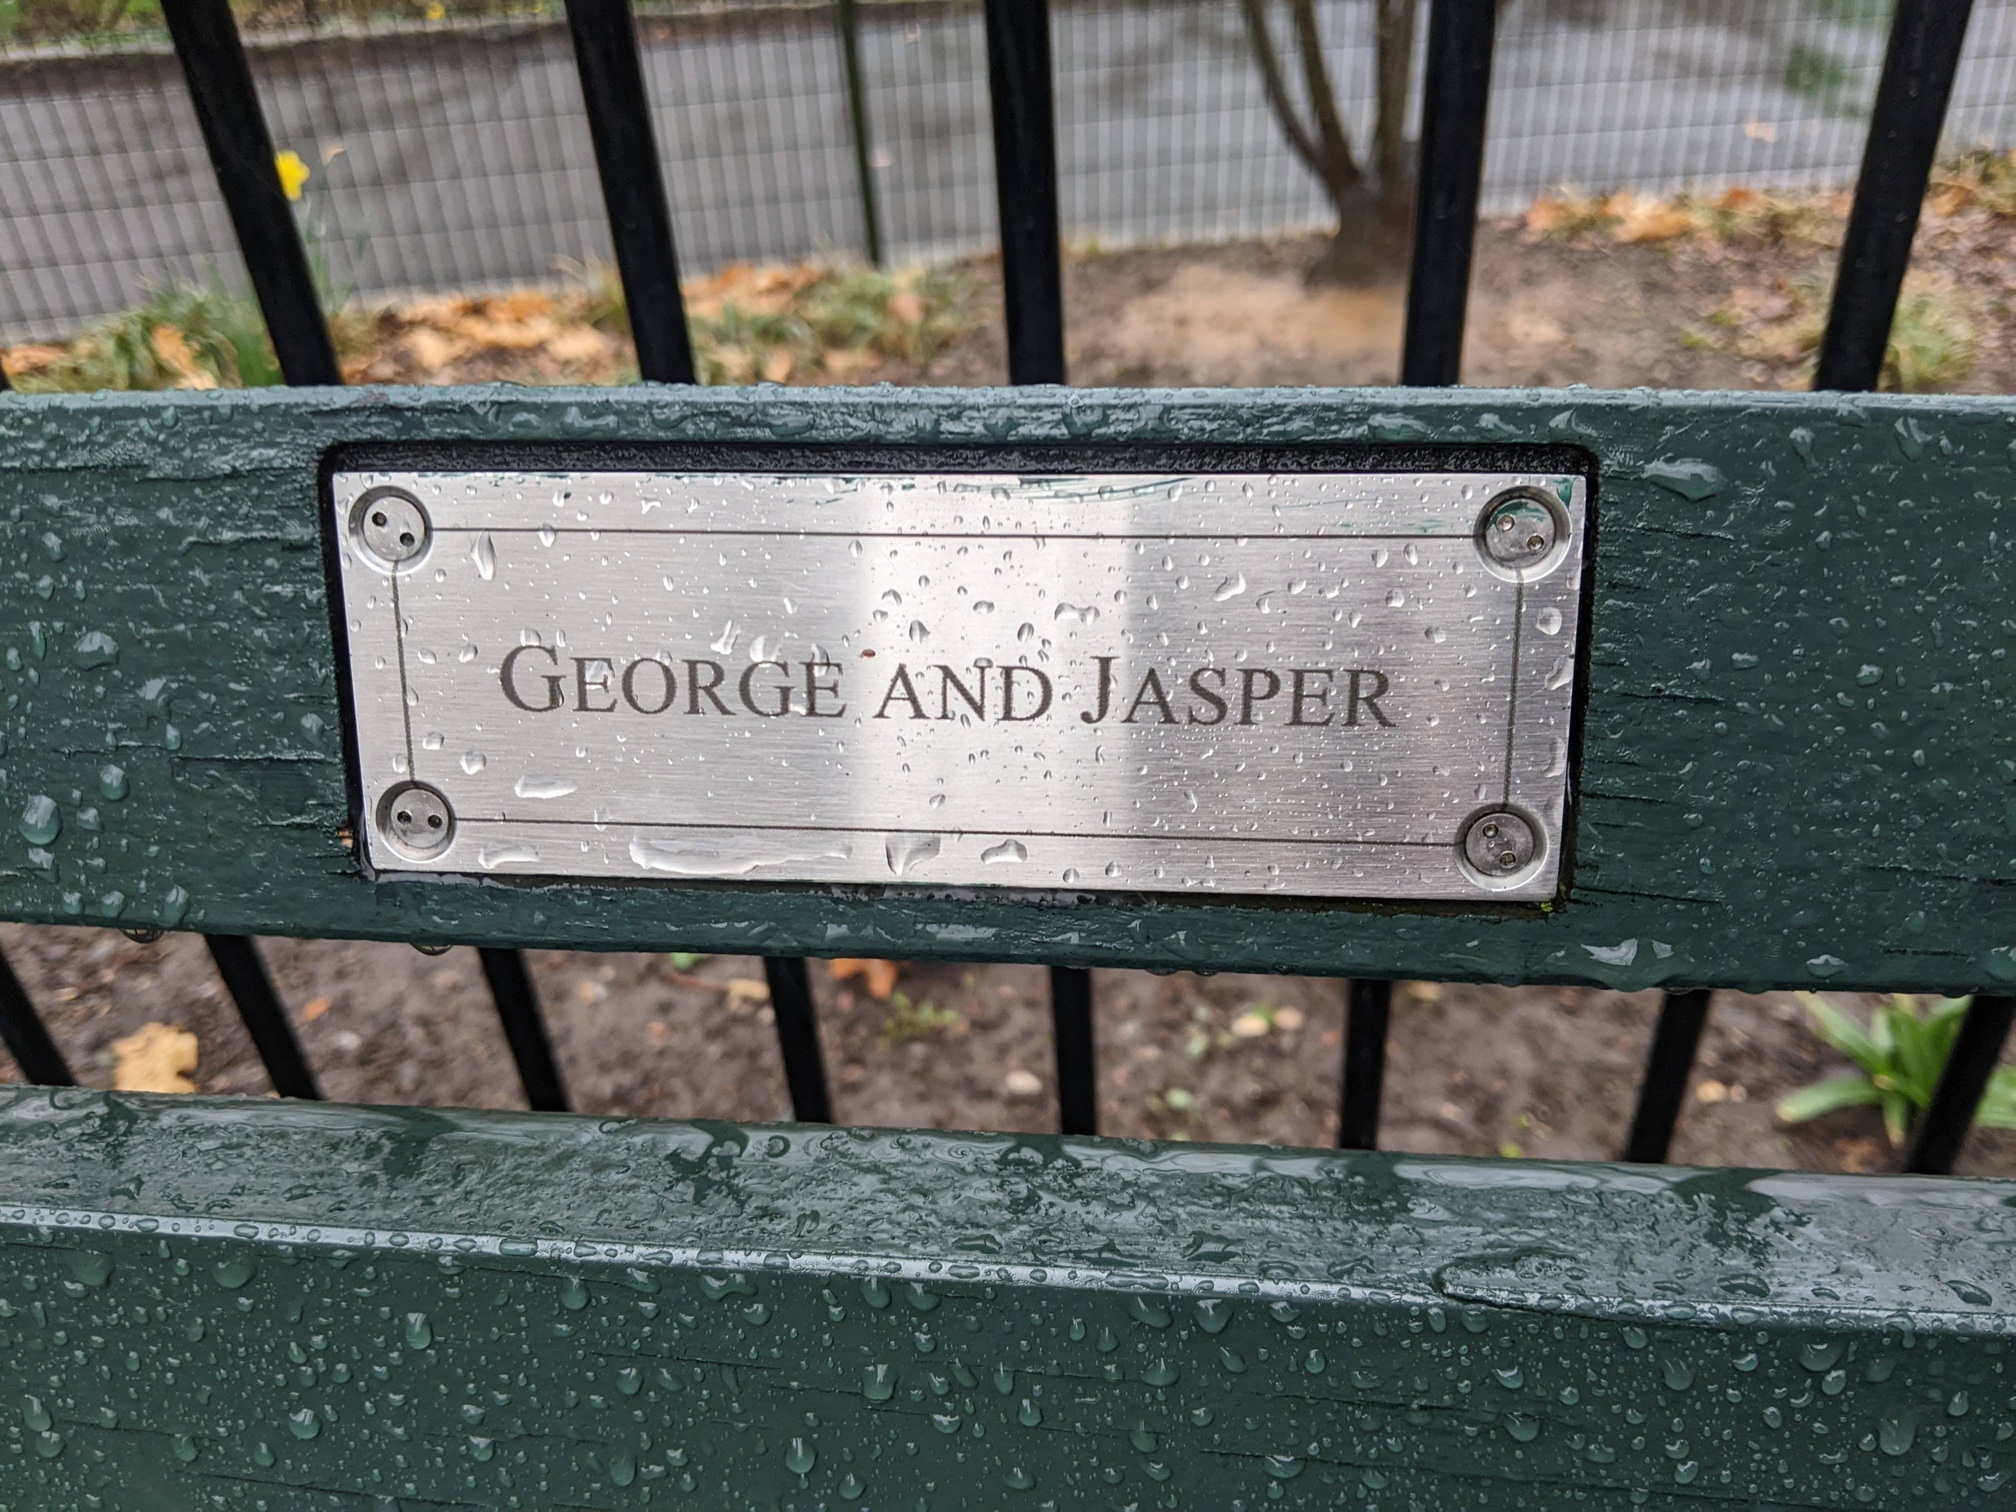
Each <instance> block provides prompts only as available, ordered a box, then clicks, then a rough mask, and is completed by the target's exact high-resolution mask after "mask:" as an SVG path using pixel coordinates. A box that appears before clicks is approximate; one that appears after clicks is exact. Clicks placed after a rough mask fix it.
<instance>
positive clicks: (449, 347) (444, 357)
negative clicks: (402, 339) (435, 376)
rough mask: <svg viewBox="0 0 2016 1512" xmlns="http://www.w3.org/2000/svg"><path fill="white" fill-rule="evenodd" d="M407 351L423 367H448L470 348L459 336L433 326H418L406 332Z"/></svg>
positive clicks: (430, 368)
mask: <svg viewBox="0 0 2016 1512" xmlns="http://www.w3.org/2000/svg"><path fill="white" fill-rule="evenodd" d="M405 345H406V351H407V353H408V354H409V355H410V356H411V357H412V358H413V361H414V362H415V363H417V364H418V365H419V366H421V367H423V368H427V369H429V370H432V369H434V368H442V367H446V366H447V365H448V364H449V363H451V362H453V361H454V360H455V359H456V358H458V357H460V356H462V355H463V353H465V352H467V351H468V350H469V343H468V342H466V341H464V340H462V339H461V338H460V337H459V336H448V335H444V334H443V333H442V332H440V331H437V330H435V329H434V328H433V327H432V326H418V327H415V328H414V329H413V330H411V331H408V332H407V333H406V343H405Z"/></svg>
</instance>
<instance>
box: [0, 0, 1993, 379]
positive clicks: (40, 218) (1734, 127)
mask: <svg viewBox="0 0 2016 1512" xmlns="http://www.w3.org/2000/svg"><path fill="white" fill-rule="evenodd" d="M1269 3H1275V0H1269ZM855 9H856V11H857V12H858V15H859V18H860V19H859V29H858V39H859V50H860V60H861V87H862V90H863V94H864V103H865V108H866V110H865V113H866V119H867V121H868V126H869V137H870V141H869V143H868V149H869V150H868V161H869V164H870V169H869V171H870V173H871V174H872V175H873V177H874V180H875V185H876V189H877V198H878V200H879V209H880V216H881V222H882V230H883V238H884V241H885V243H886V245H887V246H888V248H889V250H890V255H891V256H892V257H894V258H896V259H899V260H911V259H931V258H938V257H945V256H951V255H957V254H962V253H966V252H971V251H976V250H981V249H985V248H987V247H990V246H991V245H992V243H993V241H994V235H995V227H994V217H995V211H994V192H993V179H992V156H991V148H990V140H989V134H988V133H989V127H988V115H987V104H986V99H987V95H986V59H985V49H984V42H983V38H982V34H981V26H980V16H979V9H978V4H977V0H940V3H923V4H919V3H913V0H862V3H860V4H859V5H858V6H857V7H855ZM1317 9H1318V15H1319V20H1320V23H1321V26H1322V29H1323V36H1324V41H1325V49H1326V52H1327V55H1328V62H1329V65H1330V69H1331V73H1332V77H1333V79H1334V80H1335V81H1336V88H1337V94H1338V104H1339V108H1340V113H1341V115H1342V117H1343V119H1344V121H1345V123H1346V125H1347V128H1348V129H1350V130H1351V131H1352V132H1353V133H1354V136H1355V137H1356V138H1358V139H1362V137H1363V136H1364V134H1365V133H1366V132H1367V131H1368V130H1369V127H1370V119H1371V115H1372V112H1373V99H1374V82H1375V81H1374V64H1373V58H1374V44H1373V15H1372V10H1373V7H1372V4H1371V0H1318V7H1317ZM1889 9H1890V6H1889V3H1888V0H1508V3H1507V4H1506V7H1505V11H1504V16H1503V20H1502V22H1501V30H1500V40H1499V49H1498V60H1497V65H1496V80H1495V84H1494V89H1493V95H1492V106H1491V131H1490V139H1489V150H1488V155H1487V162H1486V170H1485V203H1486V207H1487V209H1498V210H1504V209H1510V208H1514V207H1516V206H1518V205H1520V204H1522V203H1524V202H1525V201H1526V200H1527V199H1529V198H1530V197H1531V196H1532V195H1533V194H1534V193H1536V192H1538V191H1541V190H1544V189H1547V188H1550V187H1552V186H1555V185H1558V184H1562V183H1577V184H1581V185H1584V186H1587V187H1592V188H1610V187H1621V186H1626V185H1630V186H1636V187H1639V188H1643V189H1647V190H1652V191H1658V190H1669V189H1672V188H1675V187H1678V186H1681V185H1693V186H1702V187H1712V186H1717V185H1722V184H1728V183H1746V184H1754V185H1773V186H1783V187H1792V186H1804V185H1825V184H1844V183H1846V182H1848V181H1849V180H1851V179H1852V178H1853V176H1854V172H1855V166H1856V163H1857V161H1858V158H1859V155H1860V152H1861V146H1862V137H1863V133H1864V122H1865V119H1866V111H1867V107H1868V102H1869V99H1870V96H1871V94H1872V93H1873V90H1874V84H1875V78H1876V73H1877V70H1878V67H1879V66H1880V63H1881V58H1882V49H1883V36H1884V26H1885V23H1886V21H1887V17H1888V12H1889ZM838 14H839V13H838V9H837V7H836V5H835V4H834V3H832V0H786V3H778V0H726V3H717V4H713V5H708V6H704V7H703V6H698V5H695V4H692V3H687V4H683V5H678V6H671V7H664V6H661V7H645V8H643V10H642V18H641V22H640V25H641V29H642V36H643V42H644V61H645V70H646V76H647V82H648V85H649V88H650V90H651V94H652V98H653V101H654V104H655V112H656V117H657V126H658V131H659V135H660V140H661V145H662V149H663V157H664V163H665V172H666V174H667V179H668V186H669V190H670V193H671V197H672V204H673V208H674V215H675V218H676V222H677V227H678V235H679V239H680V250H681V258H682V261H683V262H684V264H685V265H686V266H687V267H688V268H689V269H695V270H698V269H705V268H709V267H715V266H719V265H721V264H723V263H727V262H730V261H737V260H755V259H769V258H791V257H802V256H808V255H818V254H821V253H825V252H831V253H835V254H841V255H859V254H861V253H862V252H863V251H864V250H865V248H866V245H867V223H866V220H865V216H864V207H863V198H862V195H861V192H860V188H859V184H858V181H857V175H856V171H855V158H854V142H853V138H852V130H851V126H850V116H849V109H848V104H849V101H848V94H847V81H846V77H845V73H844V70H843V67H842V61H841V59H842V53H841V48H840V45H839V37H838V32H837V30H836V21H837V18H838ZM1052 24H1053V30H1054V37H1055V43H1054V53H1055V59H1056V68H1057V85H1056V88H1057V110H1058V147H1059V159H1060V161H1059V169H1060V175H1061V185H1060V188H1061V193H1062V200H1063V207H1064V224H1065V228H1066V232H1067V234H1068V235H1070V236H1072V237H1074V238H1080V239H1085V240H1096V241H1098V242H1101V243H1103V244H1107V245H1123V244H1132V243H1142V242H1183V241H1219V240H1227V239H1234V238H1240V237H1247V236H1255V235H1264V234H1269V233H1275V232H1280V231H1285V230H1291V229H1299V228H1304V227H1309V226H1314V225H1319V224H1322V223H1324V222H1325V221H1326V220H1327V219H1328V218H1329V216H1330V214H1331V212H1330V210H1329V208H1328V202H1327V200H1326V199H1325V197H1324V195H1323V192H1322V190H1321V188H1320V186H1319V185H1318V184H1317V183H1316V181H1315V180H1314V179H1313V178H1312V177H1311V176H1310V175H1309V174H1308V173H1307V172H1306V171H1305V170H1304V168H1303V167H1302V165H1301V164H1300V163H1299V162H1298V161H1297V159H1296V158H1295V156H1294V155H1293V153H1292V152H1291V150H1290V149H1289V147H1288V145H1287V143H1286V141H1285V140H1284V138H1283V135H1282V131H1281V128H1280V126H1279V123H1278V122H1277V121H1276V120H1275V118H1274V116H1273V114H1272V113H1271V111H1270V109H1269V106H1268V103H1267V99H1266V96H1265V93H1264V91H1263V89H1262V86H1261V81H1260V76H1259V72H1258V70H1257V68H1256V67H1255V65H1254V59H1253V53H1252V48H1251V44H1250V41H1249V37H1248V32H1247V28H1246V20H1245V16H1244V13H1243V10H1242V5H1241V3H1240V0H1159V3H1155V4H1152V5H1149V4H1141V3H1128V0H1055V3H1054V4H1053V19H1052ZM248 41H249V44H250V46H251V49H252V57H253V66H254V69H255V71H256V73H257V76H258V79H259V83H260V88H261V91H262V95H263V99H264V103H265V107H266V111H267V114H268V118H269V119H270V121H271V122H272V126H273V133H274V137H275V139H276V142H278V143H279V144H280V145H281V146H282V148H283V149H284V150H288V151H292V152H295V153H297V154H298V155H299V157H300V158H301V159H302V161H303V163H304V164H305V166H306V167H307V168H308V169H309V172H310V177H309V178H308V180H307V183H306V185H305V187H304V189H303V196H302V201H301V205H300V211H299V213H300V215H301V218H302V221H303V224H304V226H305V227H306V228H307V230H308V233H309V236H310V238H311V242H312V244H313V253H314V257H315V259H316V261H317V264H318V268H319V270H320V271H321V272H322V274H323V277H324V278H325V280H326V282H327V284H328V286H329V289H330V291H331V292H332V293H333V294H348V293H356V294H361V295H366V296H372V295H380V294H388V293H393V292H402V291H420V290H448V289H460V288H471V287H482V286H495V285H499V284H509V283H522V282H529V281H542V280H549V279H552V278H554V277H555V276H556V274H558V272H559V271H560V270H561V268H562V267H563V264H564V263H565V262H566V261H569V260H571V261H573V262H577V263H579V262H585V261H587V260H589V259H596V258H606V257H607V256H608V255H609V248H608V243H607V232H606V229H605V225H604V220H603V212H602V206H601V201H600V194H599V190H598V187H597V184H596V178H595V169H594V162H593V155H592V152H591V150H590V146H589V141H588V133H587V129H586V124H585V121H584V119H583V116H582V102H581V98H580V86H579V83H578V80H577V77H576V75H575V72H574V66H573V59H572V54H571V52H570V50H569V45H568V39H567V32H566V27H565V24H564V21H562V20H561V19H559V18H558V17H557V16H555V15H550V14H539V13H532V14H527V15H520V16H513V17H504V18H483V17H478V18H475V19H452V20H444V21H441V22H420V23H415V22H411V21H380V22H368V23H364V24H354V23H351V22H347V21H345V22H343V23H342V24H340V25H336V24H332V25H330V26H328V27H326V28H324V29H321V30H308V29H304V28H301V27H298V26H296V27H294V28H292V29H287V30H275V31H259V30H254V31H253V32H251V34H250V35H249V38H248ZM1418 71H1419V70H1418V68H1417V70H1416V73H1417V75H1418ZM1417 88H1418V84H1417ZM1948 139H1949V142H1951V143H1952V144H1953V145H1956V146H1959V145H1975V144H1993V145H2008V144H2010V143H2012V142H2016V0H1984V3H1982V4H1979V5H1977V7H1976V12H1975V18H1974V22H1973V28H1972V32H1971V35H1970V37H1969V41H1968V50H1967V57H1966V61H1965V64H1964V66H1963V68H1962V72H1961V77H1960V80H1959V83H1958V87H1957V90H1956V95H1955V100H1954V105H1953V110H1952V113H1951V116H1950V118H1949V123H1948ZM0 204H4V205H5V206H6V207H7V209H6V212H5V215H4V217H0V336H4V337H5V338H7V339H10V340H22V339H27V338H31V337H35V336H40V335H48V334H55V333H58V332H61V331H64V330H68V329H71V328H74V327H75V326H77V325H79V324H81V323H83V322H86V321H89V320H91V319H93V318H95V317H98V316H101V315H104V314H107V313H110V312H112V311H114V310H117V309H121V308H124V307H126V306H128V305H131V304H132V303H134V302H135V301H136V300H137V299H138V298H139V297H141V296H142V295H143V294H144V293H145V291H146V289H147V288H149V287H150V286H154V285H158V284H160V283H163V282H165V281H168V280H172V279H191V280H203V279H206V278H218V279H222V280H223V281H225V282H227V283H235V282H236V281H237V279H238V269H237V266H236V253H235V251H234V250H233V244H232V239H231V235H230V228H229V224H228V222H227V220H226V218H225V215H224V211H223V207H222V205H221V203H219V201H218V200H217V198H216V193H215V189H214V187H213V186H212V184H211V180H210V174H209V169H208V165H207V162H206V160H205V158H204V155H203V150H202V145H201V142H200V139H199V138H198V135H197V131H196V125H195V121H194V118H193V116H192V114H191V112H190V109H189V106H188V103H187V101H186V98H185V97H184V95H183V93H182V90H181V86H180V81H179V76H178V74H177V72H176V69H175V66H174V61H173V58H172V55H171V54H170V53H169V52H168V50H167V48H166V46H165V44H157V43H155V42H152V41H150V40H147V39H145V38H144V37H143V38H140V39H137V40H130V41H121V42H118V43H116V44H113V45H107V46H102V47H96V48H89V49H87V48H81V47H77V46H51V45H43V46H14V47H12V48H10V49H8V50H6V51H4V52H0Z"/></svg>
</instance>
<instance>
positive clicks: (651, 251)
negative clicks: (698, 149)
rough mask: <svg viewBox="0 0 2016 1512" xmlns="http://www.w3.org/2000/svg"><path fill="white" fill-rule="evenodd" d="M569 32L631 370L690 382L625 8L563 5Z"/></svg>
mask: <svg viewBox="0 0 2016 1512" xmlns="http://www.w3.org/2000/svg"><path fill="white" fill-rule="evenodd" d="M567 26H568V29H569V30H570V31H571V32H572V33H573V36H574V62H575V66H576V67H577V68H578V69H579V70H580V73H581V94H582V97H583V99H584V101H585V102H586V104H587V107H588V134H589V136H590V137H591V138H592V139H593V141H594V144H595V168H596V171H597V172H598V173H599V174H600V176H601V179H602V202H603V204H604V205H605V206H606V207H607V209H608V212H609V234H610V237H611V238H612V239H613V240H614V242H615V244H616V271H617V272H618V274H620V275H621V277H622V279H623V301H624V304H625V306H626V308H627V309H628V310H629V314H630V335H631V338H632V339H633V340H634V341H635V342H636V343H637V370H638V372H640V373H642V374H643V375H644V377H645V378H647V379H649V380H650V381H652V382H654V383H691V382H692V381H693V345H692V342H691V340H690V339H689V338H688V336H687V334H686V307H685V304H684V303H683V301H682V300H681V298H680V295H679V259H678V257H677V256H676V254H675V253H674V250H673V245H672V205H671V202H670V201H669V200H668V199H667V198H666V196H665V176H664V173H663V171H662V170H661V169H660V167H659V163H658V139H657V137H656V136H655V135H653V133H652V130H651V101H650V97H649V96H648V95H647V94H646V93H645V89H644V64H643V60H642V58H641V56H640V54H639V52H638V48H637V22H636V18H635V17H634V16H632V15H631V13H630V0H567Z"/></svg>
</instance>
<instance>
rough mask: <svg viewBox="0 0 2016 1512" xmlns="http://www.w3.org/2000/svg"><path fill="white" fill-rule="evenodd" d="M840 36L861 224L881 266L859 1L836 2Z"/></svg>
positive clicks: (878, 207) (872, 258)
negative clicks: (852, 132) (858, 187)
mask: <svg viewBox="0 0 2016 1512" xmlns="http://www.w3.org/2000/svg"><path fill="white" fill-rule="evenodd" d="M833 23H834V25H835V27H836V28H837V29H838V30H839V33H840V71H841V73H842V75H843V76H844V78H845V80H846V84H847V119H848V121H849V123H850V124H851V125H852V127H853V131H854V178H855V182H856V183H857V184H859V186H860V189H861V225H862V228H863V229H864V230H865V231H866V232H867V236H868V261H870V262H872V263H874V264H875V266H877V267H878V268H879V267H881V266H882V207H881V204H880V203H879V202H878V200H877V198H876V194H875V164H874V161H873V157H874V151H873V148H874V143H873V139H872V137H871V136H870V133H869V129H868V91H867V89H866V88H865V87H863V85H862V83H861V9H860V5H859V3H858V0H834V9H833Z"/></svg>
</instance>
